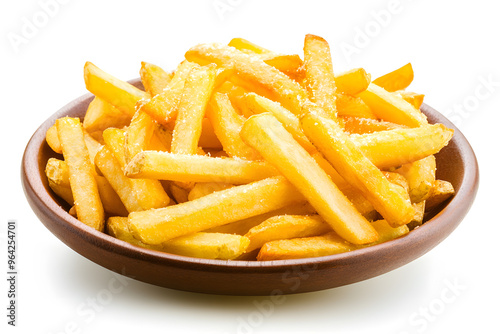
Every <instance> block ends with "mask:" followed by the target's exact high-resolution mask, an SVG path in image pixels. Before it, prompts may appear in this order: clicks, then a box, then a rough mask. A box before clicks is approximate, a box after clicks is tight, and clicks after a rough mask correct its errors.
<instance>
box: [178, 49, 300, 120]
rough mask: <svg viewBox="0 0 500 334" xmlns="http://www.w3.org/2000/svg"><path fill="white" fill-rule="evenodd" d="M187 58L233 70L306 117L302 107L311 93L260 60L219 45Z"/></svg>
mask: <svg viewBox="0 0 500 334" xmlns="http://www.w3.org/2000/svg"><path fill="white" fill-rule="evenodd" d="M185 57H186V59H187V60H189V61H193V62H198V63H199V64H200V65H206V64H209V63H215V64H217V65H218V66H224V67H231V66H232V67H233V68H234V70H235V71H236V73H237V76H238V77H240V78H241V79H243V80H244V81H246V82H248V83H249V84H250V85H257V86H260V87H263V88H264V89H266V90H268V91H269V92H270V93H271V94H272V95H273V97H274V99H273V100H275V101H278V102H280V103H281V104H282V105H283V106H284V107H285V108H287V109H289V110H290V111H291V112H293V113H294V114H295V115H301V114H302V104H303V103H304V102H305V101H306V100H307V92H306V91H305V90H304V89H303V88H302V87H301V86H300V84H298V83H297V82H295V81H294V80H292V79H290V78H289V77H288V76H287V75H286V74H284V73H282V72H281V71H279V70H278V69H276V68H274V67H272V66H270V65H268V64H266V63H265V62H264V61H263V60H261V59H259V58H256V57H252V56H249V55H247V54H245V53H243V52H241V51H239V50H237V49H235V48H233V47H230V46H225V45H218V44H200V45H197V46H195V47H192V48H191V49H189V50H188V51H187V52H186V54H185ZM243 87H245V86H243ZM257 93H258V92H257Z"/></svg>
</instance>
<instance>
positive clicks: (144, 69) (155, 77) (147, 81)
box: [139, 61, 173, 96]
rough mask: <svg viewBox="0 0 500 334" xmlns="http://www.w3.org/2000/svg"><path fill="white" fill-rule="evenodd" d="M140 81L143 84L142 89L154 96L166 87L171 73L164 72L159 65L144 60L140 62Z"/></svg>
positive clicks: (170, 78)
mask: <svg viewBox="0 0 500 334" xmlns="http://www.w3.org/2000/svg"><path fill="white" fill-rule="evenodd" d="M139 73H140V75H141V82H142V84H143V85H144V89H145V90H146V92H148V93H149V94H150V95H151V96H156V95H158V94H160V93H162V92H163V89H165V87H167V85H168V83H169V82H170V80H172V76H173V75H172V74H171V73H167V72H165V71H164V70H163V69H162V68H161V67H160V66H157V65H153V64H150V63H146V62H144V61H143V62H141V70H140V72H139Z"/></svg>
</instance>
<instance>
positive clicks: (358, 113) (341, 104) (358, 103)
mask: <svg viewBox="0 0 500 334" xmlns="http://www.w3.org/2000/svg"><path fill="white" fill-rule="evenodd" d="M336 104H337V115H338V116H352V117H363V118H373V119H377V116H375V114H374V113H373V111H371V109H370V107H368V105H367V104H366V103H365V102H363V100H362V99H361V98H360V97H355V96H350V95H345V94H342V93H338V94H337V101H336Z"/></svg>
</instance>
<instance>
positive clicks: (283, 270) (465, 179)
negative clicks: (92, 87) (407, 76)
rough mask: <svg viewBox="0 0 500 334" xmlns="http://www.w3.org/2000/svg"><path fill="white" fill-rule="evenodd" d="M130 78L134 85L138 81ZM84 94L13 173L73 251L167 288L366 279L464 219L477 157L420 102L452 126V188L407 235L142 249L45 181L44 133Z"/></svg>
mask: <svg viewBox="0 0 500 334" xmlns="http://www.w3.org/2000/svg"><path fill="white" fill-rule="evenodd" d="M131 82H132V83H134V84H135V85H138V86H139V85H140V83H139V81H138V80H133V81H131ZM91 99H92V96H91V95H89V94H87V95H85V96H82V97H80V98H78V99H76V100H75V101H73V102H71V103H69V104H68V105H66V106H65V107H63V108H62V109H61V110H59V111H58V112H56V113H55V114H54V115H52V116H51V117H50V118H49V119H48V120H47V121H45V122H44V123H43V124H42V125H41V126H40V127H39V128H38V130H37V131H36V132H35V133H34V135H33V137H32V138H31V140H30V142H29V143H28V145H27V147H26V150H25V152H24V157H23V161H22V174H21V177H22V183H23V187H24V191H25V194H26V197H27V199H28V202H29V204H30V205H31V207H32V209H33V211H34V212H35V213H36V215H37V216H38V218H39V219H40V221H41V222H42V223H43V224H44V225H45V226H46V227H47V228H48V229H49V230H50V231H51V232H52V233H53V234H54V235H55V236H57V237H58V238H59V239H61V240H62V241H63V242H64V243H65V244H67V245H68V246H69V247H71V248H72V249H73V250H75V251H76V252H78V253H79V254H81V255H83V256H85V257H86V258H88V259H90V260H91V261H93V262H95V263H97V264H99V265H101V266H103V267H105V268H108V269H110V270H112V271H115V272H117V273H120V274H122V275H126V276H128V277H131V278H134V279H137V280H140V281H143V282H147V283H151V284H155V285H159V286H163V287H167V288H172V289H178V290H185V291H194V292H203V293H213V294H227V295H270V294H278V295H279V294H289V293H300V292H309V291H317V290H322V289H329V288H333V287H338V286H342V285H346V284H351V283H355V282H359V281H362V280H366V279H369V278H372V277H375V276H378V275H381V274H384V273H386V272H388V271H391V270H393V269H396V268H398V267H400V266H403V265H405V264H407V263H409V262H411V261H413V260H415V259H416V258H418V257H420V256H422V255H423V254H425V253H426V252H428V251H429V250H431V249H432V248H433V247H435V246H436V245H437V244H439V243H440V242H441V241H442V240H443V239H445V238H446V237H447V236H448V235H449V234H450V233H451V232H452V231H453V230H454V229H455V228H456V227H457V226H458V224H459V223H460V222H461V220H462V219H463V218H464V216H465V215H466V213H467V211H468V210H469V208H470V206H471V205H472V202H473V200H474V197H475V195H476V191H477V187H478V180H479V173H478V166H477V161H476V158H475V156H474V152H473V151H472V149H471V147H470V145H469V143H468V142H467V140H466V139H465V137H464V136H463V135H462V133H461V132H460V131H458V129H457V128H456V127H455V126H454V125H453V124H452V123H450V122H449V121H448V120H447V119H446V118H445V117H443V116H442V115H441V114H439V113H438V112H437V111H436V110H434V109H432V108H431V107H429V106H427V105H424V106H423V107H422V111H423V112H424V113H425V114H426V115H427V116H428V119H429V121H430V122H431V123H438V122H439V123H443V124H445V125H446V126H447V127H449V128H453V129H455V135H454V137H453V139H452V140H451V142H450V143H449V145H448V146H447V147H445V148H444V149H443V150H442V151H441V152H440V153H439V154H437V166H438V172H437V176H438V178H440V179H444V180H447V181H450V182H451V183H452V184H453V186H454V187H455V190H456V195H455V196H454V197H453V198H452V199H451V200H449V201H448V202H447V203H445V205H443V207H442V208H440V210H439V212H437V213H435V214H433V215H430V216H429V217H427V220H426V222H425V223H424V224H423V225H422V226H421V227H419V228H417V229H415V230H413V231H411V232H410V233H409V234H408V235H406V236H404V237H402V238H399V239H396V240H392V241H388V242H385V243H383V244H380V245H376V246H372V247H368V248H365V249H360V250H355V251H352V252H349V253H344V254H338V255H331V256H323V257H317V258H308V259H297V260H281V261H269V262H253V261H222V260H207V259H197V258H189V257H184V256H178V255H172V254H167V253H161V252H157V251H154V250H147V249H143V248H139V247H135V246H132V245H130V244H128V243H126V242H123V241H120V240H117V239H115V238H113V237H111V236H109V235H106V234H104V233H101V232H98V231H96V230H94V229H92V228H90V227H88V226H86V225H84V224H83V223H81V222H80V221H78V220H77V219H75V218H73V217H72V216H70V215H69V214H68V212H67V207H66V206H64V204H63V202H62V201H61V200H59V199H58V198H57V196H55V195H54V193H53V192H52V191H51V189H50V188H49V186H48V183H47V179H46V177H45V174H44V168H45V164H46V162H47V160H48V158H50V157H53V156H57V155H56V154H54V153H53V152H52V151H51V149H50V148H49V147H48V145H47V144H46V142H45V132H46V131H47V129H48V128H49V127H50V126H51V125H52V124H53V123H54V121H55V119H57V118H59V117H62V116H66V115H69V116H73V117H77V116H78V117H83V115H84V113H85V111H86V108H87V105H88V104H89V103H90V101H91Z"/></svg>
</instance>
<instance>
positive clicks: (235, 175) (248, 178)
mask: <svg viewBox="0 0 500 334" xmlns="http://www.w3.org/2000/svg"><path fill="white" fill-rule="evenodd" d="M125 175H127V176H128V177H133V178H143V179H158V180H171V181H178V182H225V183H233V184H244V183H249V182H253V181H258V180H262V179H265V178H267V177H271V176H276V175H279V172H278V171H277V170H276V169H275V168H274V167H273V166H272V165H270V164H268V163H267V162H260V161H245V160H241V159H232V158H212V157H208V156H202V155H188V154H175V153H168V152H156V151H144V152H141V153H139V154H138V155H136V156H135V158H134V159H133V160H132V161H131V162H130V163H129V164H128V165H127V167H126V168H125Z"/></svg>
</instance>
